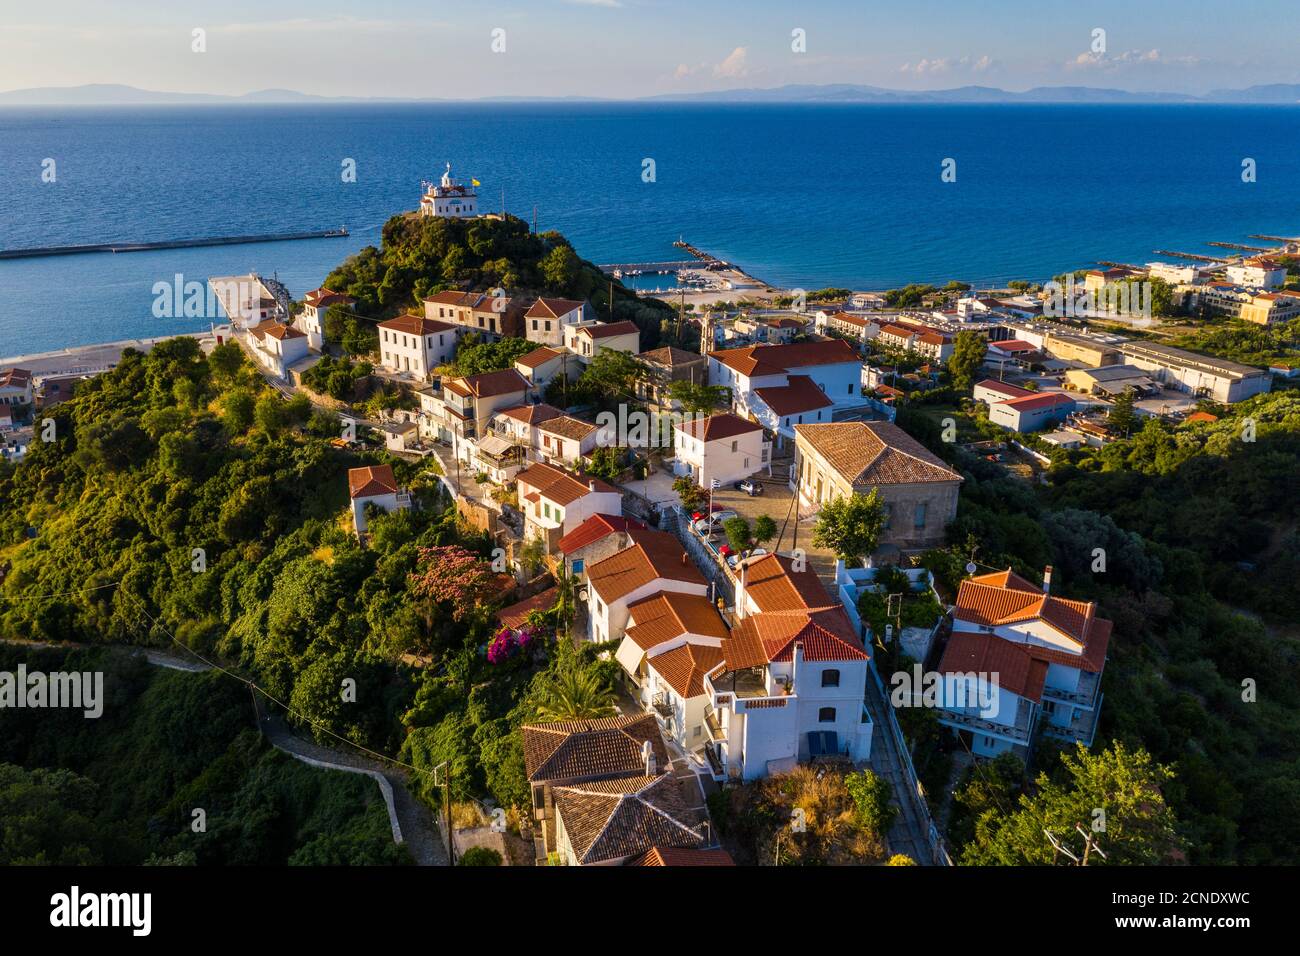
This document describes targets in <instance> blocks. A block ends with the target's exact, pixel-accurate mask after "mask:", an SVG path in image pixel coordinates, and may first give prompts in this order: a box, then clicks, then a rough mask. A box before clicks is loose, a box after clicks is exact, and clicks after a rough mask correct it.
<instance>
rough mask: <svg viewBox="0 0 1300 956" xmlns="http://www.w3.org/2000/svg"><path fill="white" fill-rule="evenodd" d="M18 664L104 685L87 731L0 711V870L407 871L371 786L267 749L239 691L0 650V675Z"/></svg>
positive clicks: (132, 668) (174, 674)
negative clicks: (306, 867) (335, 867)
mask: <svg viewBox="0 0 1300 956" xmlns="http://www.w3.org/2000/svg"><path fill="white" fill-rule="evenodd" d="M19 662H25V663H26V665H27V667H28V668H29V670H38V669H39V670H44V671H47V672H48V671H77V672H82V671H102V672H103V674H104V697H105V701H106V702H105V706H104V710H103V714H102V716H100V717H99V718H96V719H87V718H85V717H83V716H82V712H81V711H79V710H68V709H44V710H19V709H9V708H6V709H2V710H0V865H15V864H119V865H139V864H142V863H152V864H172V865H184V864H200V865H205V864H224V865H283V864H286V863H288V864H298V865H303V864H343V863H346V864H353V865H355V864H392V863H406V862H409V861H410V857H409V854H408V852H407V851H406V849H405V848H404V847H400V846H398V845H396V844H394V843H393V837H392V831H391V830H390V828H389V823H388V813H387V811H386V810H385V809H384V802H383V799H382V798H381V797H380V795H379V790H378V788H377V787H376V786H375V784H374V782H373V781H372V780H370V779H369V778H368V777H361V776H357V775H355V774H347V773H341V772H334V771H325V770H318V769H315V768H312V767H309V766H307V765H306V764H303V763H299V762H298V761H295V760H293V759H292V758H290V757H287V756H286V755H284V754H282V753H280V752H279V751H276V750H274V749H272V748H271V746H270V745H269V744H267V743H266V742H265V741H264V740H263V739H262V737H261V735H259V734H258V732H257V729H256V728H255V727H254V725H253V714H252V704H251V700H250V698H249V695H248V691H247V690H246V689H245V688H244V687H242V686H241V685H240V684H239V683H238V682H237V681H233V680H231V679H230V678H229V677H226V676H223V675H221V674H218V673H214V672H209V673H204V674H193V673H186V672H181V671H173V670H163V669H160V668H157V667H152V666H150V665H148V664H146V663H145V662H144V661H143V660H142V659H141V658H139V657H132V656H128V655H125V654H121V653H118V652H116V651H113V650H109V649H103V648H96V649H93V650H76V651H66V650H62V649H59V650H53V649H51V650H35V651H33V650H30V649H24V648H17V647H0V669H2V670H6V671H13V670H14V669H15V667H16V666H17V664H18V663H19ZM195 811H201V815H200V816H197V817H196V815H195ZM196 830H197V832H196Z"/></svg>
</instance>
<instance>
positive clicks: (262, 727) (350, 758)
mask: <svg viewBox="0 0 1300 956" xmlns="http://www.w3.org/2000/svg"><path fill="white" fill-rule="evenodd" d="M0 643H4V644H12V645H16V646H22V647H49V648H60V647H63V648H67V647H87V648H88V647H113V648H115V649H116V650H119V651H122V650H124V651H126V652H128V653H132V654H140V655H142V656H143V657H144V659H145V660H147V661H148V662H149V663H150V664H152V665H154V666H155V667H165V668H167V669H168V670H176V671H186V672H188V673H201V672H203V671H208V670H212V669H213V668H212V666H211V665H209V664H205V663H202V662H201V661H195V660H192V659H190V658H187V657H185V656H184V655H182V654H177V653H175V652H173V651H169V650H164V649H160V648H135V647H124V646H122V645H92V644H81V643H71V642H68V643H58V644H56V643H52V642H42V641H18V640H8V639H0ZM250 692H251V694H252V697H253V719H254V721H255V722H256V724H257V728H258V730H259V731H261V733H262V736H264V737H265V738H266V739H267V742H268V743H270V744H271V746H273V747H275V749H276V750H279V751H282V752H283V753H286V754H288V755H289V756H290V757H293V758H294V759H295V760H300V761H302V762H303V763H306V764H309V765H311V766H313V767H319V768H321V769H324V770H339V771H342V772H343V773H360V774H365V775H366V776H368V777H370V778H371V779H373V780H374V781H375V783H376V784H377V785H378V787H379V792H380V794H381V796H383V798H384V805H385V806H386V807H387V809H388V822H389V825H390V826H391V827H392V830H393V840H394V842H396V843H404V844H405V845H406V847H407V848H408V849H409V850H410V851H411V856H412V858H413V859H414V860H415V862H416V865H418V866H447V865H448V859H447V850H446V846H445V844H444V842H443V838H442V835H441V830H440V828H439V826H438V824H437V822H436V820H435V819H434V816H433V813H432V812H431V811H430V809H429V807H428V806H426V805H425V804H424V803H422V802H421V801H420V800H419V798H417V797H416V796H415V794H413V793H412V792H411V788H410V782H409V780H408V779H407V775H406V771H404V770H402V769H400V768H398V767H395V766H392V765H390V764H387V763H384V762H382V761H379V760H376V759H374V758H372V757H367V756H365V755H363V754H360V753H353V752H349V751H346V750H341V749H339V748H335V747H327V746H325V745H323V744H318V743H316V742H315V741H313V740H308V739H307V738H305V737H302V736H300V735H299V734H298V733H296V732H295V731H294V730H293V729H291V728H290V727H289V725H288V724H287V723H285V721H284V719H283V718H282V717H280V716H279V715H277V714H270V713H268V712H267V709H266V704H265V699H264V697H263V696H262V695H261V694H260V693H258V692H257V691H254V690H251V689H250Z"/></svg>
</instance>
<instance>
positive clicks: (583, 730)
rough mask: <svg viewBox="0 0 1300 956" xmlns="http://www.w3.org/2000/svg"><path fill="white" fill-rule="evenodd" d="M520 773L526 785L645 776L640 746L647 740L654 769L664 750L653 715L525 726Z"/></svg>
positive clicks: (663, 764)
mask: <svg viewBox="0 0 1300 956" xmlns="http://www.w3.org/2000/svg"><path fill="white" fill-rule="evenodd" d="M521 735H522V737H523V743H524V772H525V773H527V775H528V779H529V780H532V781H537V782H540V781H544V780H590V779H595V778H599V777H614V776H638V775H640V774H644V773H645V761H644V758H643V757H642V755H641V754H642V747H643V746H644V745H645V743H646V741H649V742H650V746H651V749H652V750H653V752H654V754H655V760H656V762H657V763H658V766H659V767H666V766H667V765H668V751H667V749H666V748H665V747H664V742H663V737H662V736H660V733H659V723H658V721H657V720H656V719H655V716H654V715H653V714H624V715H621V716H618V717H602V718H600V719H599V720H566V721H558V722H555V723H547V724H525V725H524V726H523V727H522V728H521Z"/></svg>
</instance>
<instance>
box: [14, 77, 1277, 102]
mask: <svg viewBox="0 0 1300 956" xmlns="http://www.w3.org/2000/svg"><path fill="white" fill-rule="evenodd" d="M538 101H544V102H615V101H614V100H608V99H602V98H601V97H582V96H556V97H548V96H491V97H483V98H482V99H480V100H478V101H477V102H498V103H508V102H538ZM635 101H637V102H678V103H1188V104H1198V103H1241V104H1274V105H1283V104H1300V84H1298V83H1272V84H1268V85H1264V86H1251V87H1247V88H1246V89H1243V90H1213V91H1211V92H1209V93H1206V94H1205V95H1203V96H1195V95H1192V94H1189V93H1155V92H1152V93H1142V92H1132V91H1129V90H1113V89H1102V88H1097V87H1090V86H1037V87H1034V88H1033V89H1030V90H1023V91H1019V92H1015V91H1009V90H1002V89H997V88H996V87H991V86H959V87H955V88H954V89H950V90H891V89H886V88H884V87H879V86H861V85H858V84H853V83H830V84H825V85H820V86H813V85H790V86H778V87H773V88H770V89H735V90H716V91H712V92H705V93H664V94H660V95H658V96H646V97H639V98H636V100H635ZM425 102H451V101H450V100H445V99H437V98H433V97H426V98H420V97H352V96H316V95H314V94H311V93H299V92H297V91H296V90H257V91H255V92H252V93H244V94H242V95H240V96H228V95H224V94H219V93H167V92H159V91H156V90H142V89H139V88H137V87H134V86H123V85H120V84H103V83H95V84H90V85H87V86H68V87H55V86H46V87H36V88H33V89H26V90H10V91H9V92H4V93H0V105H4V106H153V105H166V104H226V103H254V104H257V103H289V104H291V103H425Z"/></svg>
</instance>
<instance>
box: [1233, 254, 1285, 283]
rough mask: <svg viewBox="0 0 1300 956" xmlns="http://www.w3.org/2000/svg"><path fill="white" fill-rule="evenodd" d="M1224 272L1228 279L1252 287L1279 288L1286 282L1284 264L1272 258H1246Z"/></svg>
mask: <svg viewBox="0 0 1300 956" xmlns="http://www.w3.org/2000/svg"><path fill="white" fill-rule="evenodd" d="M1224 272H1225V273H1226V274H1227V276H1228V281H1230V282H1233V283H1235V284H1236V285H1241V286H1248V287H1250V288H1252V289H1280V288H1281V287H1282V286H1283V285H1285V284H1286V266H1284V265H1283V264H1282V263H1280V262H1276V261H1274V260H1272V259H1264V258H1258V259H1247V260H1245V261H1244V262H1242V263H1241V264H1240V265H1234V266H1228V268H1227V269H1225V270H1224Z"/></svg>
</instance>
